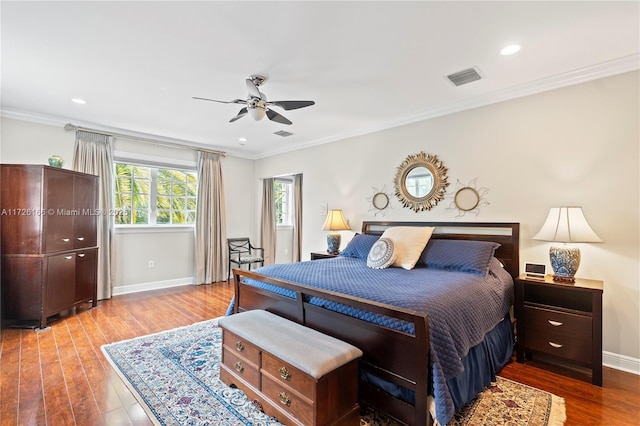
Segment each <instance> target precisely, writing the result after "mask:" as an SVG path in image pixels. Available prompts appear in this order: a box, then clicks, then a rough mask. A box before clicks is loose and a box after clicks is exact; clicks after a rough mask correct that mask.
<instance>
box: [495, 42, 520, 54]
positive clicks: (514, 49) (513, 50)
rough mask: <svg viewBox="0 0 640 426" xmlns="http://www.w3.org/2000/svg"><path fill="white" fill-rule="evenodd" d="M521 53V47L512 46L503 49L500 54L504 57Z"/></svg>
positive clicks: (517, 45)
mask: <svg viewBox="0 0 640 426" xmlns="http://www.w3.org/2000/svg"><path fill="white" fill-rule="evenodd" d="M519 51H520V45H519V44H512V45H509V46H507V47H505V48H504V49H502V50H501V51H500V53H501V54H503V55H513V54H514V53H517V52H519Z"/></svg>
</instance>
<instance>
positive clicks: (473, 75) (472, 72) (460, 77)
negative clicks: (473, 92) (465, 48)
mask: <svg viewBox="0 0 640 426" xmlns="http://www.w3.org/2000/svg"><path fill="white" fill-rule="evenodd" d="M481 78H482V77H481V76H480V73H479V72H478V69H477V68H469V69H466V70H462V71H459V72H456V73H453V74H451V75H448V76H447V79H448V80H449V81H450V82H451V83H453V84H454V85H455V86H462V85H463V84H467V83H471V82H472V81H476V80H480V79H481Z"/></svg>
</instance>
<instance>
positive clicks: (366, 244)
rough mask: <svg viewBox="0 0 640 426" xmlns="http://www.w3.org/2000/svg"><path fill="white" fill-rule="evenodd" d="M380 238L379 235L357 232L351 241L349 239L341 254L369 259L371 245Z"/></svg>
mask: <svg viewBox="0 0 640 426" xmlns="http://www.w3.org/2000/svg"><path fill="white" fill-rule="evenodd" d="M379 238H380V236H379V235H363V234H355V235H354V236H353V238H352V239H351V241H349V244H347V246H346V247H345V248H344V250H342V253H340V256H346V257H355V258H358V259H364V260H367V256H369V251H371V247H372V246H373V244H374V243H375V242H376V241H378V239H379Z"/></svg>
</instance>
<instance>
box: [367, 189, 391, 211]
mask: <svg viewBox="0 0 640 426" xmlns="http://www.w3.org/2000/svg"><path fill="white" fill-rule="evenodd" d="M371 203H372V204H373V207H375V208H376V209H378V210H384V209H386V208H387V207H389V196H388V195H387V194H385V193H384V192H378V193H377V194H374V195H373V199H372V200H371Z"/></svg>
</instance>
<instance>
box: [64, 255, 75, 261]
mask: <svg viewBox="0 0 640 426" xmlns="http://www.w3.org/2000/svg"><path fill="white" fill-rule="evenodd" d="M64 258H65V259H67V260H71V259H73V256H65V257H64Z"/></svg>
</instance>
